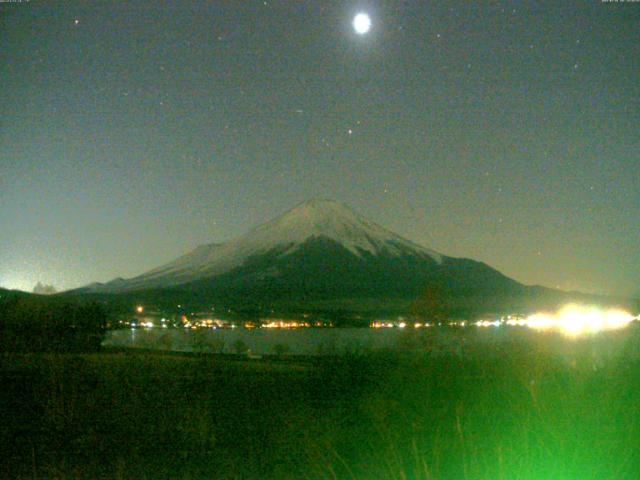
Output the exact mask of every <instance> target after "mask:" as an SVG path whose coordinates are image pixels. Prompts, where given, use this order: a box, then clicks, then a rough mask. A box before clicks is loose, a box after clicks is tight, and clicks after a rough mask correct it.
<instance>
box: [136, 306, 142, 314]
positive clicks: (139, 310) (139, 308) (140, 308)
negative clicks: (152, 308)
mask: <svg viewBox="0 0 640 480" xmlns="http://www.w3.org/2000/svg"><path fill="white" fill-rule="evenodd" d="M136 312H138V313H142V312H144V307H143V306H142V305H138V306H137V307H136Z"/></svg>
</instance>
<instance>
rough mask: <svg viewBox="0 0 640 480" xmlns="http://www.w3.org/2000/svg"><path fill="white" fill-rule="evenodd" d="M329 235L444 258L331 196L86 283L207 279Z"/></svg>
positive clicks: (126, 287)
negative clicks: (152, 264) (131, 271)
mask: <svg viewBox="0 0 640 480" xmlns="http://www.w3.org/2000/svg"><path fill="white" fill-rule="evenodd" d="M319 238H323V239H328V240H331V241H333V242H335V243H336V244H339V245H340V246H341V247H342V248H343V249H344V250H346V251H347V252H349V253H350V254H351V256H352V257H356V258H363V256H368V257H367V258H370V257H375V256H378V255H386V256H391V257H401V256H404V255H407V254H408V255H411V256H414V257H416V258H423V259H429V260H430V261H432V262H436V263H441V262H442V259H443V256H442V255H440V254H439V253H437V252H435V251H433V250H429V249H427V248H424V247H421V246H419V245H417V244H415V243H413V242H410V241H409V240H406V239H404V238H402V237H400V236H399V235H396V234H395V233H393V232H391V231H389V230H386V229H384V228H383V227H381V226H379V225H377V224H375V223H373V222H370V221H369V220H366V219H365V218H363V217H361V216H359V215H357V214H356V213H355V212H353V211H352V210H350V209H349V208H347V207H345V206H343V205H341V204H339V203H337V202H333V201H330V200H311V201H308V202H305V203H302V204H300V205H298V206H297V207H295V208H294V209H292V210H290V211H289V212H287V213H285V214H283V215H281V216H280V217H278V218H276V219H274V220H272V221H270V222H267V223H265V224H264V225H261V226H259V227H257V228H255V229H253V230H251V231H250V232H249V233H247V234H245V235H243V236H241V237H239V238H237V239H234V240H231V241H229V242H226V243H223V244H216V243H212V244H209V245H202V246H199V247H198V248H196V249H195V250H193V251H191V252H189V253H187V254H186V255H183V256H182V257H180V258H178V259H176V260H174V261H173V262H170V263H168V264H166V265H163V266H161V267H158V268H156V269H153V270H151V271H149V272H147V273H144V274H142V275H140V276H138V277H134V278H132V279H130V280H122V279H117V280H115V281H112V282H109V283H106V284H92V285H90V286H88V287H85V288H86V289H87V291H92V292H123V291H133V290H142V289H149V288H166V287H172V286H177V285H184V284H187V283H191V282H194V281H197V280H202V279H208V278H212V277H216V276H218V275H223V274H226V273H228V272H230V271H232V270H234V269H236V268H241V267H242V266H243V265H245V264H246V263H247V262H250V259H253V258H255V257H258V256H261V255H269V256H271V255H272V254H273V253H274V252H277V253H278V255H277V257H285V256H287V255H290V254H292V253H294V252H296V251H297V250H299V249H300V248H301V246H303V245H305V244H306V242H308V241H309V240H312V239H319Z"/></svg>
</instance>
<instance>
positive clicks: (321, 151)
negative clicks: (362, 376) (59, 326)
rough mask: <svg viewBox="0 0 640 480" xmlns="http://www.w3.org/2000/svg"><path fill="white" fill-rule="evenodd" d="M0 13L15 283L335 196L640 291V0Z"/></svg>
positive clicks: (22, 285)
mask: <svg viewBox="0 0 640 480" xmlns="http://www.w3.org/2000/svg"><path fill="white" fill-rule="evenodd" d="M156 3H157V5H156ZM358 12H367V13H368V14H369V15H370V17H371V22H372V25H371V30H370V31H369V32H368V33H366V34H364V35H358V34H357V33H356V32H355V31H354V29H353V27H352V25H351V22H352V20H353V18H354V16H355V15H356V14H357V13H358ZM0 13H1V17H0V59H1V60H0V286H3V287H5V288H19V289H25V290H31V289H32V288H33V286H34V284H35V283H36V282H37V281H42V282H45V283H51V284H53V285H55V286H56V287H57V288H58V289H65V288H71V287H77V286H81V285H84V284H87V283H89V282H92V281H107V280H110V279H112V278H114V277H116V276H123V277H130V276H133V275H137V274H139V273H142V272H143V271H145V270H147V269H150V268H152V267H156V266H158V265H160V264H162V263H164V262H166V261H169V260H172V259H173V258H175V257H177V256H179V255H181V254H183V253H185V252H187V251H188V250H190V249H192V248H194V247H195V246H197V245H199V244H202V243H210V242H214V241H216V242H217V241H224V240H228V239H230V238H232V237H234V236H237V235H240V234H242V233H244V232H246V231H247V230H248V229H249V228H251V227H254V226H256V225H257V224H260V223H262V222H264V221H266V220H268V219H270V218H272V217H274V216H276V215H278V214H280V213H282V212H283V211H285V210H288V209H290V208H292V207H293V206H294V205H295V204H297V203H299V202H301V201H304V200H306V199H309V198H311V197H323V198H331V199H335V200H338V201H341V202H344V203H346V204H348V205H350V206H351V207H352V208H354V209H355V210H356V211H357V212H359V213H361V214H362V215H364V216H366V217H368V218H370V219H372V220H374V221H376V222H378V223H380V224H382V225H383V226H385V227H387V228H390V229H391V230H394V231H395V232H397V233H399V234H400V235H402V236H405V237H407V238H409V239H410V240H413V241H415V242H418V243H420V244H423V245H425V246H428V247H431V248H434V249H436V250H438V251H440V252H442V253H444V254H447V255H452V256H464V257H470V258H474V259H477V260H482V261H484V262H486V263H488V264H489V265H491V266H493V267H495V268H497V269H499V270H500V271H502V272H503V273H505V274H506V275H509V276H511V277H513V278H514V279H516V280H519V281H522V282H524V283H527V284H543V285H546V286H550V287H560V288H563V289H579V290H583V291H587V292H602V293H617V294H625V295H640V273H639V272H640V3H631V2H629V3H607V2H601V1H600V0H592V1H584V2H578V1H557V0H554V1H539V2H500V1H495V2H480V1H478V2H471V1H464V2H457V3H456V2H451V1H446V2H431V1H426V0H416V1H406V2H383V1H380V2H374V1H371V2H356V1H354V2H329V1H293V0H289V1H273V0H267V1H264V2H263V1H259V2H253V1H251V2H250V1H246V2H244V1H243V2H240V1H224V2H223V1H220V2H206V3H205V2H187V1H179V2H178V1H175V2H148V1H144V2H138V3H136V2H124V1H105V2H78V3H72V2H41V1H37V0H32V1H26V0H23V1H22V2H16V3H7V2H3V3H0Z"/></svg>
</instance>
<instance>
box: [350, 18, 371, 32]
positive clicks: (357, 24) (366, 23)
mask: <svg viewBox="0 0 640 480" xmlns="http://www.w3.org/2000/svg"><path fill="white" fill-rule="evenodd" d="M353 29H354V30H355V31H356V33H357V34H358V35H364V34H365V33H367V32H368V31H369V30H370V29H371V17H369V15H367V14H366V13H359V14H357V15H356V16H355V17H353Z"/></svg>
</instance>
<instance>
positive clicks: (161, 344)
mask: <svg viewBox="0 0 640 480" xmlns="http://www.w3.org/2000/svg"><path fill="white" fill-rule="evenodd" d="M502 343H504V344H505V345H507V344H514V343H515V344H518V343H520V344H522V345H524V346H526V348H532V347H534V348H541V349H544V350H545V351H547V352H550V353H553V354H558V355H565V354H570V355H573V354H575V353H576V352H579V351H584V352H586V353H589V354H590V355H595V356H598V357H602V358H606V357H611V356H616V355H618V354H621V353H625V355H629V354H631V355H633V356H634V357H640V348H638V347H640V326H639V325H638V324H637V322H634V323H633V324H631V325H630V326H629V327H628V328H626V329H625V330H619V331H612V332H601V333H599V334H597V335H586V336H584V337H579V338H567V337H566V336H564V335H562V334H560V333H558V332H556V331H546V332H535V331H532V330H529V329H526V328H522V327H517V326H508V325H501V326H499V327H495V328H469V327H467V328H454V327H445V326H442V327H433V328H430V329H391V328H390V329H373V328H327V329H322V328H321V329H313V328H306V329H297V330H296V329H294V330H281V329H266V328H263V329H244V328H236V329H199V330H190V329H158V328H154V329H135V330H134V329H126V330H115V331H110V332H109V333H108V335H107V338H106V339H105V341H104V342H103V345H104V346H116V347H133V348H145V349H154V350H169V351H182V352H209V353H242V354H245V353H248V354H249V355H272V354H278V355H282V354H287V355H342V354H347V353H355V354H359V353H370V352H376V351H382V350H397V351H403V352H422V353H428V354H430V355H441V354H455V355H461V356H462V355H465V354H466V353H468V352H471V351H474V352H475V351H478V349H480V351H481V349H482V347H483V345H488V344H498V345H499V344H502Z"/></svg>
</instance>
